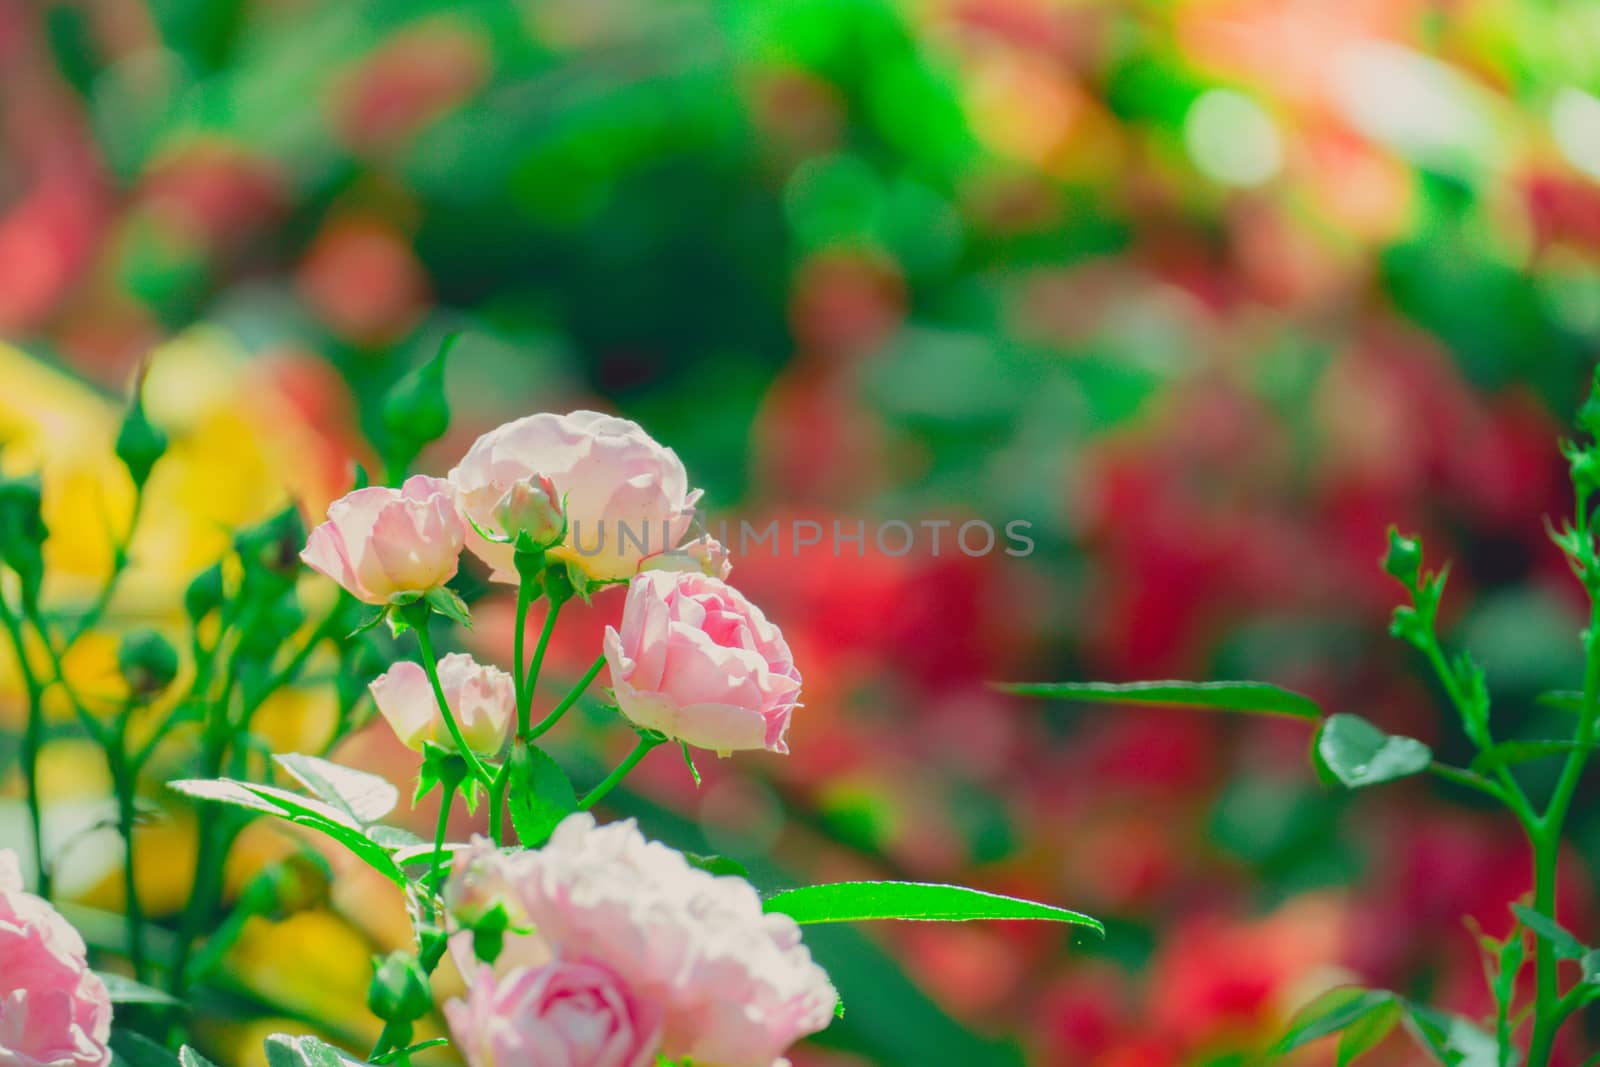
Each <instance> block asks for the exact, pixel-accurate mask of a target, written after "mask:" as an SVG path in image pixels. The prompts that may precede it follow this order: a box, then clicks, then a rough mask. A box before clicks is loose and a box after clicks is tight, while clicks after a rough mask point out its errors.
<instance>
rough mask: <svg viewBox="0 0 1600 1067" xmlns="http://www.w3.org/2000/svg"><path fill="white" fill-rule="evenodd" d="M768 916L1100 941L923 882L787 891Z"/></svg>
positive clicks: (978, 893)
mask: <svg viewBox="0 0 1600 1067" xmlns="http://www.w3.org/2000/svg"><path fill="white" fill-rule="evenodd" d="M765 908H766V910H767V911H768V912H779V913H781V914H784V915H787V916H789V917H790V918H792V919H793V920H794V921H795V922H797V923H847V922H862V921H864V920H868V919H907V920H911V921H914V922H967V921H970V920H974V919H1044V920H1048V921H1051V922H1064V923H1071V924H1073V925H1074V926H1086V927H1088V928H1089V929H1091V930H1093V931H1095V932H1096V933H1098V934H1099V935H1100V936H1102V937H1104V936H1105V932H1106V931H1105V927H1104V926H1102V925H1100V922H1099V920H1097V919H1091V918H1090V917H1089V916H1087V915H1082V914H1079V913H1078V912H1075V911H1068V910H1066V909H1065V908H1058V907H1055V906H1053V905H1050V904H1039V903H1036V902H1034V901H1031V900H1019V899H1017V898H1016V897H1005V896H1001V895H1000V894H998V893H986V892H984V891H983V890H981V889H968V888H967V887H965V886H958V885H929V884H925V883H922V882H834V883H832V884H829V885H808V886H801V887H800V888H798V889H788V890H785V891H783V892H781V893H776V894H774V895H773V896H771V897H768V898H767V901H766V904H765Z"/></svg>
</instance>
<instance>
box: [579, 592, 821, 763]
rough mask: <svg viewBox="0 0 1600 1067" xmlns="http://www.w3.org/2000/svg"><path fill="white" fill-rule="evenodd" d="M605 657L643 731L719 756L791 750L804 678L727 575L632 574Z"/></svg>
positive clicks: (779, 637)
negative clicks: (793, 715)
mask: <svg viewBox="0 0 1600 1067" xmlns="http://www.w3.org/2000/svg"><path fill="white" fill-rule="evenodd" d="M605 655H606V663H607V664H608V665H609V666H610V668H611V684H612V686H613V689H614V691H615V694H616V699H617V705H618V707H620V708H621V709H622V713H623V714H624V715H626V716H627V717H628V718H629V719H631V720H632V721H633V722H634V723H636V724H638V725H639V726H643V727H646V728H647V729H651V730H660V731H661V732H662V733H664V734H666V735H667V736H668V737H670V738H673V739H674V740H679V741H687V742H688V743H689V744H691V745H697V746H699V747H700V748H708V749H711V750H713V751H715V752H718V753H722V754H727V753H728V752H731V751H734V750H735V749H752V748H765V749H769V750H771V751H773V752H788V751H789V746H788V743H787V742H786V741H785V740H784V737H785V735H786V734H787V733H788V730H789V717H790V715H791V713H792V712H793V711H794V709H795V708H796V707H797V706H798V702H799V699H800V672H799V671H798V670H796V669H795V665H794V657H793V656H792V655H791V654H790V652H789V645H788V643H787V642H785V641H784V639H783V634H782V633H781V632H780V631H779V629H778V628H777V627H776V626H774V625H773V624H772V623H770V622H768V621H767V618H766V616H765V615H763V614H762V613H761V609H760V608H757V607H756V606H755V605H754V604H752V603H750V601H748V600H746V599H745V597H744V594H742V593H740V592H739V591H738V590H737V589H735V588H734V587H733V586H731V585H729V584H728V583H726V582H724V581H722V580H721V579H720V578H713V577H711V576H710V575H706V574H700V573H696V572H693V571H660V570H656V571H645V572H644V573H642V574H640V575H639V576H638V577H636V578H634V579H633V581H632V582H631V583H629V586H628V599H627V601H626V602H625V603H624V604H623V608H622V628H621V629H620V630H618V629H616V628H613V627H607V628H606V636H605Z"/></svg>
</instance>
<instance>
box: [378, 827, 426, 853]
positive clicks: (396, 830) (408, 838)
mask: <svg viewBox="0 0 1600 1067" xmlns="http://www.w3.org/2000/svg"><path fill="white" fill-rule="evenodd" d="M367 836H368V837H370V838H372V840H373V841H375V842H377V843H378V844H379V845H380V846H382V847H383V848H386V849H388V850H389V851H390V852H399V851H401V850H403V849H408V848H415V847H416V846H418V845H427V844H428V842H426V841H424V840H423V839H422V838H420V837H418V836H417V835H416V834H414V833H412V832H411V831H410V830H402V829H401V828H400V827H398V826H384V825H382V824H381V823H380V824H377V825H373V826H369V827H367ZM428 847H429V848H432V847H433V846H432V845H428Z"/></svg>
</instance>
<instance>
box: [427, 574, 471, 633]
mask: <svg viewBox="0 0 1600 1067" xmlns="http://www.w3.org/2000/svg"><path fill="white" fill-rule="evenodd" d="M423 599H425V600H426V601H427V602H428V606H429V607H430V608H432V609H433V610H434V611H435V612H437V613H438V614H440V615H443V616H444V617H445V618H447V619H449V620H450V621H451V622H453V623H456V624H457V625H459V626H462V627H464V628H465V629H468V630H470V629H472V613H471V612H469V611H468V610H467V603H466V601H464V600H462V599H461V597H460V596H458V595H457V594H456V591H455V590H454V589H451V588H450V587H449V586H444V585H441V586H436V587H434V588H433V589H430V590H428V592H427V594H426V595H425V596H424V597H423Z"/></svg>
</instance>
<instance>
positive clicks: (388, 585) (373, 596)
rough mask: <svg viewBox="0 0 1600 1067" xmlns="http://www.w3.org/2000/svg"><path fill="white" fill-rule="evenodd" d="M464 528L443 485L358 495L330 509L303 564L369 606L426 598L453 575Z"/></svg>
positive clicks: (409, 482) (424, 481)
mask: <svg viewBox="0 0 1600 1067" xmlns="http://www.w3.org/2000/svg"><path fill="white" fill-rule="evenodd" d="M465 533H466V528H465V526H464V525H463V523H462V521H461V515H460V513H459V512H458V511H457V510H456V506H455V495H454V493H453V492H452V491H451V489H450V484H449V483H448V482H446V481H444V480H443V479H442V478H429V477H426V476H424V475H420V474H419V475H416V476H415V477H411V478H407V479H406V482H405V485H403V486H402V487H401V488H399V489H390V488H387V487H384V486H372V487H370V488H367V489H357V490H356V491H355V492H353V493H349V494H346V495H345V496H343V497H341V498H339V499H338V500H335V501H334V502H333V503H332V504H330V505H329V506H328V521H327V522H324V523H323V524H322V525H321V526H318V527H317V528H316V529H315V530H312V531H311V536H310V537H309V538H308V539H307V540H306V547H305V551H303V552H301V553H300V558H301V559H303V560H305V562H306V565H307V566H309V567H311V568H313V569H314V570H318V571H321V572H322V573H323V574H326V575H327V576H328V577H329V578H332V579H333V580H334V581H336V582H338V583H339V584H340V585H342V586H344V587H345V588H346V589H348V590H349V591H350V592H351V593H352V594H354V596H355V597H356V598H357V599H358V600H362V601H365V602H366V603H368V604H387V603H389V601H390V598H391V597H393V596H395V595H396V594H398V593H424V592H427V591H428V590H429V589H433V588H436V587H438V586H441V585H443V584H444V583H445V582H448V581H449V580H450V579H451V578H453V577H454V576H455V573H456V566H457V564H458V563H459V561H460V557H461V545H462V542H463V541H464V540H465Z"/></svg>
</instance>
